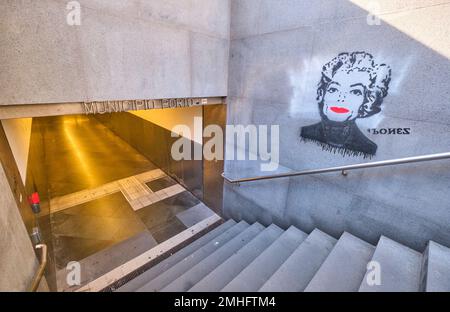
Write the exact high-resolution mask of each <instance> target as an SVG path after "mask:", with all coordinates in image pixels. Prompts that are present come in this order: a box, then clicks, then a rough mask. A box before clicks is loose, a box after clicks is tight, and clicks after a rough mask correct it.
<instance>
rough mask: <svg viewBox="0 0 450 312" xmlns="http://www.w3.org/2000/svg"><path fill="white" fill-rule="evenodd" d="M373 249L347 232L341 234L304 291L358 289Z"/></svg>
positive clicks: (349, 290)
mask: <svg viewBox="0 0 450 312" xmlns="http://www.w3.org/2000/svg"><path fill="white" fill-rule="evenodd" d="M374 251H375V247H374V246H372V245H370V244H369V243H367V242H365V241H363V240H361V239H359V238H357V237H355V236H353V235H351V234H349V233H344V234H342V236H341V238H340V239H339V240H338V242H337V243H336V245H335V246H334V248H333V250H332V251H331V253H330V255H329V256H328V257H327V258H326V260H325V262H324V263H323V264H322V266H321V267H320V269H319V270H318V271H317V273H316V275H314V277H313V279H312V280H311V282H310V283H309V284H308V286H307V287H306V289H305V291H311V292H344V291H348V292H351V291H358V289H359V286H360V285H361V281H362V280H363V278H364V275H365V274H366V266H367V263H368V262H369V261H370V259H371V258H372V256H373V253H374Z"/></svg>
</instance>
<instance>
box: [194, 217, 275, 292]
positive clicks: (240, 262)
mask: <svg viewBox="0 0 450 312" xmlns="http://www.w3.org/2000/svg"><path fill="white" fill-rule="evenodd" d="M282 233H283V230H282V229H280V228H279V227H278V226H276V225H275V224H272V225H270V226H269V227H268V228H266V229H265V230H264V231H262V232H261V233H259V234H258V235H257V236H256V237H255V238H254V239H252V240H251V241H250V242H249V243H248V244H247V245H245V246H244V247H242V248H241V249H239V250H238V251H237V252H236V253H235V254H234V255H232V256H231V257H230V258H228V259H227V260H226V261H225V262H223V263H222V264H221V265H219V266H218V267H217V268H216V269H214V271H212V272H211V273H209V274H208V275H207V276H205V277H204V278H203V279H202V280H200V281H199V282H198V283H197V284H195V285H194V286H193V287H192V288H191V289H189V291H193V292H208V291H220V290H221V289H222V288H223V287H225V286H226V285H227V284H228V283H229V282H230V281H231V280H232V279H233V278H234V277H236V276H237V275H238V274H239V273H240V272H241V271H242V270H243V269H245V268H246V267H247V266H248V265H249V264H250V263H251V262H252V261H253V260H255V258H256V257H258V256H259V255H260V254H261V253H262V252H264V250H265V249H266V248H267V247H269V246H270V245H271V244H272V243H273V242H274V241H275V240H276V239H277V238H278V237H280V235H281V234H282ZM273 256H276V255H273Z"/></svg>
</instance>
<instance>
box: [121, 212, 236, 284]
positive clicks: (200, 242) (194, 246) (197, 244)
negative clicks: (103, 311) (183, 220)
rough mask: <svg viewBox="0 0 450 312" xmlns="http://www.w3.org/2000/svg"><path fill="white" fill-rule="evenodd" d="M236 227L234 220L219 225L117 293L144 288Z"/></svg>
mask: <svg viewBox="0 0 450 312" xmlns="http://www.w3.org/2000/svg"><path fill="white" fill-rule="evenodd" d="M234 225H236V222H235V221H234V220H228V221H227V222H225V223H223V224H221V225H219V226H218V227H216V228H215V229H213V230H211V231H210V232H208V233H206V234H205V235H203V236H202V237H200V238H199V239H197V240H196V241H194V242H192V243H191V244H189V245H188V246H186V247H184V248H183V249H181V250H179V251H178V252H176V253H175V254H173V255H172V256H170V257H168V258H167V259H165V260H164V261H161V262H160V263H158V264H157V265H155V266H154V267H152V268H150V269H149V270H147V271H145V272H144V273H142V274H141V275H139V276H137V277H136V278H134V279H132V280H131V281H129V282H128V283H127V284H125V285H123V286H122V287H120V288H118V289H117V290H116V291H117V292H132V291H135V290H137V289H138V288H140V287H142V286H144V285H145V284H147V283H148V282H149V281H151V280H152V279H154V278H155V277H157V276H158V275H160V274H161V273H163V272H164V271H167V270H168V269H169V268H171V267H172V266H174V265H175V264H177V263H178V262H180V261H181V260H183V259H184V258H186V257H187V256H189V255H191V254H192V253H193V252H195V251H196V250H198V249H199V248H201V247H202V246H204V245H206V244H207V243H209V242H210V241H211V240H213V239H214V238H216V237H218V236H219V235H221V234H223V233H224V232H226V231H227V230H229V229H230V228H231V227H233V226H234Z"/></svg>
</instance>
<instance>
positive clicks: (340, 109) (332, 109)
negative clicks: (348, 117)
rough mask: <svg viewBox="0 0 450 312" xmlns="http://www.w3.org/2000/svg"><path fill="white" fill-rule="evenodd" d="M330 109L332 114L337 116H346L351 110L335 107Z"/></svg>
mask: <svg viewBox="0 0 450 312" xmlns="http://www.w3.org/2000/svg"><path fill="white" fill-rule="evenodd" d="M330 109H331V111H332V112H335V113H336V114H346V113H348V112H349V110H348V109H346V108H344V107H337V106H333V107H330Z"/></svg>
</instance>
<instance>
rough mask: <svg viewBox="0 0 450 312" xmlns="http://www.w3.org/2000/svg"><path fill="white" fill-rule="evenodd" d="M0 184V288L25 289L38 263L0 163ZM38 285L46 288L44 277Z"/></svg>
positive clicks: (1, 289)
mask: <svg viewBox="0 0 450 312" xmlns="http://www.w3.org/2000/svg"><path fill="white" fill-rule="evenodd" d="M0 188H1V189H2V192H0V231H1V234H0V249H1V250H2V252H1V253H0V271H1V274H0V291H27V290H28V288H29V287H30V285H31V281H32V279H33V277H34V275H35V273H36V270H37V269H38V267H39V263H38V260H37V258H36V254H35V252H34V250H33V246H32V244H31V241H30V238H29V236H28V233H27V230H26V228H25V225H24V223H23V221H22V218H21V216H20V213H19V209H18V207H17V204H16V202H15V199H14V196H13V195H12V192H11V188H10V186H9V183H8V181H7V179H6V176H5V172H4V170H3V166H0ZM44 284H45V286H44ZM41 287H42V288H41V289H40V290H48V287H46V283H45V278H44V279H43V282H42V286H41Z"/></svg>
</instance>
